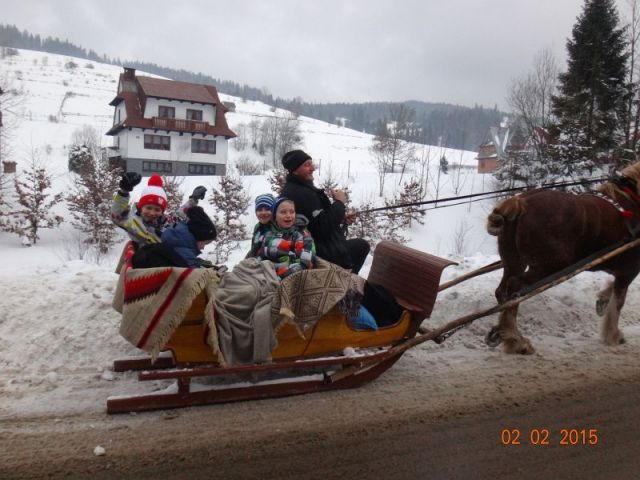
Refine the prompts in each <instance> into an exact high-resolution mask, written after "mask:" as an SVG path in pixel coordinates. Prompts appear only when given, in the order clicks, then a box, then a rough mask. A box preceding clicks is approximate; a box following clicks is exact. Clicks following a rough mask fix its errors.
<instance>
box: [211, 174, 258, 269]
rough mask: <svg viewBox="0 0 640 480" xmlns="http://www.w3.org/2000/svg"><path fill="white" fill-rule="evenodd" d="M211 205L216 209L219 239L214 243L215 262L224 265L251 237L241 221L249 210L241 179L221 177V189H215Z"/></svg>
mask: <svg viewBox="0 0 640 480" xmlns="http://www.w3.org/2000/svg"><path fill="white" fill-rule="evenodd" d="M209 203H211V204H212V205H213V206H214V207H215V208H216V213H215V215H214V223H215V225H216V229H217V232H218V238H216V241H215V242H214V253H215V256H216V259H215V262H216V263H224V262H226V261H227V260H228V259H229V255H230V254H231V252H232V251H233V250H235V249H236V248H238V247H239V246H240V243H239V242H240V240H244V239H246V238H247V237H248V235H249V234H248V232H247V227H246V225H245V224H244V223H243V222H242V220H241V217H242V216H243V215H246V213H247V209H248V208H249V196H248V195H247V194H246V192H245V190H244V186H243V185H242V182H241V181H240V180H239V179H236V178H234V177H231V176H229V175H225V176H223V177H220V181H219V189H213V193H212V195H211V197H210V198H209Z"/></svg>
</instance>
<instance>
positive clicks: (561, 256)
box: [486, 162, 640, 353]
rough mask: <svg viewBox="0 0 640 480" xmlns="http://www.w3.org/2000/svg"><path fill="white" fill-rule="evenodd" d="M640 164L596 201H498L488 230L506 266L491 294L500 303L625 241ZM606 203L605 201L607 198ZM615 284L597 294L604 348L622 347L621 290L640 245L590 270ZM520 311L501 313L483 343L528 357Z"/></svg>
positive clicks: (636, 213) (553, 197)
mask: <svg viewBox="0 0 640 480" xmlns="http://www.w3.org/2000/svg"><path fill="white" fill-rule="evenodd" d="M639 184H640V162H638V163H636V164H634V165H632V166H630V167H628V168H626V169H625V170H623V172H622V177H621V178H620V179H618V181H615V182H607V183H605V184H603V185H601V186H600V187H599V188H598V191H599V192H600V194H602V195H601V196H598V195H593V194H580V195H576V194H571V193H565V192H559V191H555V190H532V191H529V192H526V193H523V194H521V195H518V196H515V197H512V198H509V199H507V200H505V201H503V202H502V203H500V204H499V205H498V206H497V207H496V208H495V209H494V210H493V212H492V213H491V214H490V215H489V219H488V223H487V231H488V232H489V233H490V234H491V235H495V236H497V237H498V251H499V253H500V258H501V259H502V262H503V265H504V273H503V276H502V281H501V282H500V285H499V286H498V288H497V289H496V298H497V300H498V302H500V303H504V302H506V301H507V300H509V299H510V298H511V297H512V295H513V294H514V293H515V292H517V291H519V290H520V289H521V288H523V287H526V286H529V285H532V284H533V283H535V282H537V281H539V280H541V279H543V278H545V277H547V276H548V275H551V274H553V273H555V272H558V271H559V270H561V269H563V268H565V267H568V266H570V265H572V264H574V263H576V262H578V261H580V260H581V259H583V258H585V257H587V256H589V255H590V254H593V253H595V252H597V251H599V250H601V249H603V248H605V247H608V246H610V245H612V244H614V243H616V242H618V241H620V240H622V239H624V238H625V237H629V236H630V228H632V227H633V226H635V225H638V224H639V223H640V204H639V203H638V201H640V198H639V197H638V195H639V194H640V191H639V190H638V185H639ZM605 197H606V198H605ZM593 270H594V271H595V270H603V271H605V272H607V273H609V274H611V275H613V277H614V279H613V280H612V281H611V282H610V283H609V285H608V286H607V287H606V288H605V289H604V290H602V291H601V292H600V293H599V294H598V299H597V302H596V311H597V313H598V314H599V315H604V319H603V323H602V339H603V341H604V343H606V344H607V345H617V344H620V343H623V342H624V337H623V335H622V333H621V332H620V330H619V329H618V318H619V316H620V310H621V309H622V306H623V305H624V301H625V297H626V293H627V288H628V287H629V284H630V283H631V282H632V281H633V279H634V278H635V277H636V275H637V274H638V272H640V247H636V248H632V249H630V250H628V251H626V252H624V253H622V254H620V255H618V256H616V257H613V258H612V259H610V260H608V261H607V262H605V263H603V264H601V265H599V266H597V267H596V268H594V269H593ZM517 315H518V305H516V306H514V307H511V308H508V309H506V310H504V311H503V312H502V313H501V314H500V318H499V321H498V325H496V326H494V327H493V328H492V329H491V331H490V332H489V333H488V334H487V339H486V341H487V343H488V344H489V345H492V346H495V345H498V344H499V343H500V342H504V350H505V351H506V352H507V353H533V352H534V348H533V346H532V345H531V342H530V341H529V340H528V339H526V338H525V337H523V336H522V334H521V333H520V332H519V331H518V327H517V323H516V321H517Z"/></svg>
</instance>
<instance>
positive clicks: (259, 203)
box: [256, 193, 274, 211]
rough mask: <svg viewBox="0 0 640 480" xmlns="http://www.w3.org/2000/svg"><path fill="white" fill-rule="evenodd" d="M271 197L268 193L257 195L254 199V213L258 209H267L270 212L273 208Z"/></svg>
mask: <svg viewBox="0 0 640 480" xmlns="http://www.w3.org/2000/svg"><path fill="white" fill-rule="evenodd" d="M273 200H274V198H273V195H271V194H270V193H263V194H262V195H258V196H257V197H256V211H257V210H258V209H259V208H267V209H269V210H271V209H272V208H273Z"/></svg>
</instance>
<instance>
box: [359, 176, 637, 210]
mask: <svg viewBox="0 0 640 480" xmlns="http://www.w3.org/2000/svg"><path fill="white" fill-rule="evenodd" d="M605 180H609V177H599V178H593V179H590V180H582V181H578V182H557V183H544V184H542V185H537V186H525V187H513V188H506V189H504V190H493V191H491V192H483V193H471V194H469V195H460V196H458V197H446V198H437V199H435V200H425V201H422V202H411V203H399V204H397V205H387V206H384V207H376V208H369V209H367V210H359V211H357V212H355V213H356V214H357V215H360V214H363V213H372V212H381V211H384V210H393V209H395V208H407V207H417V206H421V205H433V204H435V205H436V207H434V208H444V207H452V206H454V205H459V204H460V203H466V201H465V202H460V203H454V204H451V205H441V206H437V204H438V203H447V202H453V201H456V200H458V201H459V200H466V199H472V198H476V199H477V200H476V201H479V200H489V199H491V198H498V197H501V196H503V195H504V194H506V193H515V192H522V191H525V190H533V189H536V188H544V189H549V188H561V187H573V186H578V185H590V184H592V183H602V182H603V181H605ZM477 197H487V198H477ZM639 202H640V197H639Z"/></svg>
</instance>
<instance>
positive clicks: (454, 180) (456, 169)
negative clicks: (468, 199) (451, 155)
mask: <svg viewBox="0 0 640 480" xmlns="http://www.w3.org/2000/svg"><path fill="white" fill-rule="evenodd" d="M462 156H463V152H462V151H461V152H460V159H459V161H458V163H457V164H455V165H453V167H452V170H453V172H452V173H451V187H452V188H453V193H454V194H455V195H460V192H462V189H463V188H464V186H465V184H466V183H467V180H468V178H469V170H467V169H466V168H463V165H462ZM463 170H464V176H463V175H462V172H463Z"/></svg>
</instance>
